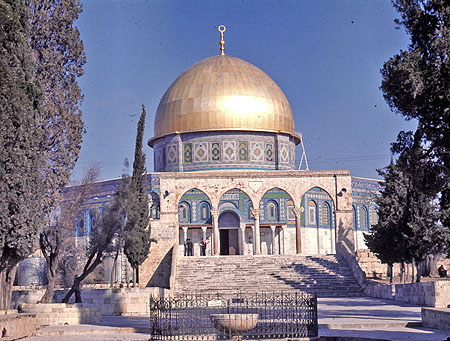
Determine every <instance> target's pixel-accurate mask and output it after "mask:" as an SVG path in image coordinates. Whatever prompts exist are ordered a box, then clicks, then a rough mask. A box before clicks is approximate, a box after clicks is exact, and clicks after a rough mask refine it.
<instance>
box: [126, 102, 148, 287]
mask: <svg viewBox="0 0 450 341" xmlns="http://www.w3.org/2000/svg"><path fill="white" fill-rule="evenodd" d="M145 116H146V112H145V107H144V105H142V113H141V116H140V118H139V122H138V127H137V136H136V146H135V151H134V162H133V175H132V177H131V181H130V185H129V191H128V192H129V194H128V203H127V222H126V224H125V231H124V240H125V245H124V253H125V255H126V256H127V258H128V261H129V262H130V265H131V267H132V268H133V283H134V284H136V275H137V270H138V267H139V265H141V264H142V263H143V262H144V260H145V259H146V258H147V255H148V252H149V250H150V243H151V241H152V239H151V238H150V226H149V206H148V195H147V186H146V183H145V181H146V178H147V171H146V168H145V154H144V152H143V151H142V140H143V138H144V128H145Z"/></svg>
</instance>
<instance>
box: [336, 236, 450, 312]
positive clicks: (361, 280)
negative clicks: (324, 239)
mask: <svg viewBox="0 0 450 341" xmlns="http://www.w3.org/2000/svg"><path fill="white" fill-rule="evenodd" d="M336 254H337V255H338V256H340V257H342V258H343V259H344V260H345V261H346V263H347V265H348V266H349V267H350V269H351V271H352V273H353V276H354V277H355V278H356V280H357V281H358V284H359V285H360V286H361V287H362V288H363V289H364V293H365V294H366V295H367V296H370V297H376V298H382V299H389V300H395V301H400V302H406V303H411V304H417V305H424V306H429V307H445V308H446V307H447V306H450V281H445V280H441V281H439V280H436V281H433V282H422V283H408V284H396V285H391V284H377V283H374V282H372V283H370V282H368V280H367V278H366V273H365V272H364V271H363V270H362V269H361V267H360V265H359V264H358V261H357V260H356V258H355V255H354V254H353V253H352V252H351V250H350V249H349V248H348V247H347V245H346V244H345V243H343V242H341V243H338V244H337V245H336Z"/></svg>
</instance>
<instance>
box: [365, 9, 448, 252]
mask: <svg viewBox="0 0 450 341" xmlns="http://www.w3.org/2000/svg"><path fill="white" fill-rule="evenodd" d="M392 2H393V4H394V7H395V8H396V9H397V10H398V12H399V13H400V15H401V19H399V20H396V22H397V24H399V25H402V26H404V28H405V29H406V32H407V33H408V34H409V36H410V38H411V43H410V45H409V47H408V50H407V51H401V52H400V53H399V54H397V55H396V56H394V57H392V58H391V59H389V60H388V61H387V62H386V63H385V64H384V67H383V69H382V70H381V74H382V84H381V90H382V91H383V95H384V98H385V100H386V102H387V103H388V104H389V106H390V107H391V109H392V110H393V111H394V112H396V113H398V114H400V115H402V116H404V117H405V119H407V120H410V119H415V120H417V130H416V131H415V132H403V131H402V132H400V133H399V135H398V137H397V142H396V143H394V144H393V146H392V151H393V153H395V154H397V155H398V160H397V163H396V165H395V168H397V169H398V171H399V172H402V174H403V179H402V180H401V181H400V182H399V183H392V184H390V185H389V186H393V188H394V192H395V190H398V191H400V192H402V193H403V192H404V191H406V196H404V197H403V200H401V201H399V205H398V206H395V208H394V209H395V210H398V212H399V214H401V215H402V219H401V221H402V222H401V224H398V223H397V220H396V217H393V216H389V215H387V216H385V217H381V216H380V220H382V222H381V223H380V224H381V225H382V224H389V223H392V224H393V225H394V226H397V229H398V231H397V232H396V234H400V236H401V237H402V240H403V241H404V246H403V248H404V251H403V252H404V258H405V260H406V261H408V260H409V261H410V260H412V259H414V260H416V261H418V260H422V259H423V258H424V257H425V255H426V253H431V254H437V253H440V252H446V251H447V252H448V251H449V250H450V199H449V198H450V195H449V193H450V166H449V165H450V4H449V2H448V0H393V1H392ZM390 181H392V179H390V178H389V177H387V178H386V182H387V184H386V186H388V182H390ZM384 195H385V194H384V193H383V196H384ZM388 197H389V196H388V195H386V198H388ZM438 202H439V205H438V204H437V203H438ZM383 219H384V221H383ZM380 224H379V225H380ZM369 240H370V238H369Z"/></svg>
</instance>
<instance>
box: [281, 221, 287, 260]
mask: <svg viewBox="0 0 450 341" xmlns="http://www.w3.org/2000/svg"><path fill="white" fill-rule="evenodd" d="M286 227H287V225H281V226H280V239H281V242H280V255H285V254H286V245H284V240H285V237H284V231H285V228H286Z"/></svg>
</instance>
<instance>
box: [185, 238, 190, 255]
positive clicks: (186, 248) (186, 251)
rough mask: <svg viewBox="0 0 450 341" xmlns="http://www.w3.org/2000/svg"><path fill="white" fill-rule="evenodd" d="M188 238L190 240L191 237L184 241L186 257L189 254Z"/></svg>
mask: <svg viewBox="0 0 450 341" xmlns="http://www.w3.org/2000/svg"><path fill="white" fill-rule="evenodd" d="M188 240H189V238H188V239H186V240H185V241H184V256H185V257H186V256H187V255H188Z"/></svg>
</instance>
